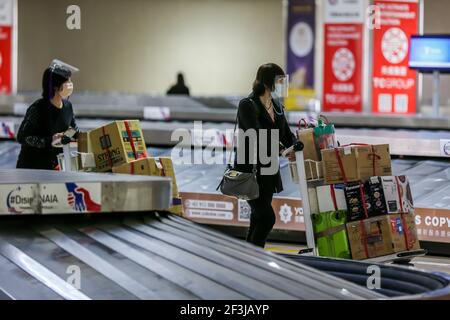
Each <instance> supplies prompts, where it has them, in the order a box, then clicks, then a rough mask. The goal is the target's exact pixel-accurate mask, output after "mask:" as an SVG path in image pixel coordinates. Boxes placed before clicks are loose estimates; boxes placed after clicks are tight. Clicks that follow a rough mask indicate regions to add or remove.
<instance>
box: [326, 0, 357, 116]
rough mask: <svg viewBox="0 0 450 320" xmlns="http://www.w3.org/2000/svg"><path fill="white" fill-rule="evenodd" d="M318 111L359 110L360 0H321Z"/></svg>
mask: <svg viewBox="0 0 450 320" xmlns="http://www.w3.org/2000/svg"><path fill="white" fill-rule="evenodd" d="M324 9H325V26H324V32H325V35H324V42H325V43H324V68H323V69H324V77H323V81H324V82H323V98H322V105H323V108H322V111H353V112H360V111H361V110H362V69H363V30H364V29H363V24H364V1H363V0H333V1H325V2H324Z"/></svg>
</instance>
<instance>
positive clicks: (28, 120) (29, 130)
mask: <svg viewBox="0 0 450 320" xmlns="http://www.w3.org/2000/svg"><path fill="white" fill-rule="evenodd" d="M41 125H42V124H41ZM38 127H39V110H38V108H37V106H36V105H31V106H30V107H29V108H28V110H27V113H26V114H25V118H24V119H23V121H22V123H21V125H20V128H19V132H18V133H17V141H18V142H19V143H20V144H22V145H28V146H30V147H34V148H39V149H43V148H46V147H50V146H51V144H52V137H42V136H38V135H36V133H37V128H38Z"/></svg>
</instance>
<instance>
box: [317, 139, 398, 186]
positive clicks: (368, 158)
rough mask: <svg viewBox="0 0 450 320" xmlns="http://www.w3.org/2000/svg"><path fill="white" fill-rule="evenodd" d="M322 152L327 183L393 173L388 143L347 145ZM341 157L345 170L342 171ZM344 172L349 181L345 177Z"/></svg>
mask: <svg viewBox="0 0 450 320" xmlns="http://www.w3.org/2000/svg"><path fill="white" fill-rule="evenodd" d="M321 152H322V162H323V175H324V180H325V183H326V184H337V183H343V182H352V181H360V180H365V179H367V178H369V177H372V176H376V175H380V176H386V175H392V167H391V157H390V153H389V145H387V144H384V145H367V146H365V145H364V146H347V147H340V148H335V149H326V150H322V151H321ZM339 158H340V160H341V163H342V168H343V170H342V171H343V172H341V167H340V163H339ZM344 174H345V177H346V180H347V181H345V179H344Z"/></svg>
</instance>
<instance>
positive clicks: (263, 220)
mask: <svg viewBox="0 0 450 320" xmlns="http://www.w3.org/2000/svg"><path fill="white" fill-rule="evenodd" d="M286 93H287V76H286V75H285V73H284V71H283V70H282V69H281V68H280V67H279V66H278V65H276V64H273V63H268V64H264V65H262V66H261V67H259V69H258V72H257V75H256V80H255V81H254V83H253V92H252V93H251V94H250V95H249V96H248V97H247V98H244V99H242V100H241V101H240V103H239V108H238V126H239V129H241V130H242V131H241V133H242V132H243V133H249V130H251V131H253V130H255V131H256V136H257V139H258V143H257V147H256V149H255V146H254V144H252V143H251V142H250V140H249V139H242V138H241V139H238V150H237V155H236V159H235V168H236V170H238V171H242V172H252V169H253V167H254V164H256V169H257V180H258V185H259V198H258V199H255V200H250V201H248V204H249V205H250V207H251V215H250V228H249V230H248V234H247V241H248V242H251V243H253V244H255V245H257V246H260V247H264V245H265V242H266V239H267V236H268V235H269V233H270V231H271V230H272V228H273V225H274V224H275V213H274V210H273V208H272V198H273V194H274V193H279V192H281V191H282V190H283V184H282V181H281V175H280V171H279V163H278V156H279V154H280V152H281V151H282V150H283V149H285V148H289V147H291V146H292V145H293V144H294V141H295V136H294V135H293V133H292V132H291V130H290V128H289V125H288V123H287V120H286V117H285V115H284V111H283V106H282V104H281V102H280V101H279V99H280V98H282V97H284V96H286ZM252 129H253V130H252ZM261 129H263V130H261ZM264 129H265V130H267V131H266V132H267V134H264V133H263V131H264ZM277 133H278V136H277V135H276V134H277ZM244 141H245V142H244ZM271 146H276V149H273V148H271ZM264 147H265V150H263V152H262V155H263V156H262V157H261V149H262V148H263V149H264ZM255 151H256V152H255ZM264 151H267V156H268V158H270V161H269V162H267V160H268V159H267V157H265V156H264V154H266V152H264ZM244 158H245V159H244ZM289 158H290V160H291V161H295V155H294V153H293V152H292V153H290V154H289ZM269 168H272V170H269ZM274 168H275V169H274ZM273 169H274V170H273Z"/></svg>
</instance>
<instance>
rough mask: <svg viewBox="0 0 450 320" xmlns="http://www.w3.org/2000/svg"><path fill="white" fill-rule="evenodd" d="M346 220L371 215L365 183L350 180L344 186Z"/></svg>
mask: <svg viewBox="0 0 450 320" xmlns="http://www.w3.org/2000/svg"><path fill="white" fill-rule="evenodd" d="M344 191H345V201H346V203H347V208H348V209H347V221H357V220H361V219H365V218H368V217H371V216H372V205H371V202H370V197H369V193H368V190H367V189H366V185H365V184H363V183H361V182H352V183H349V184H347V185H346V186H345V188H344Z"/></svg>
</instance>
